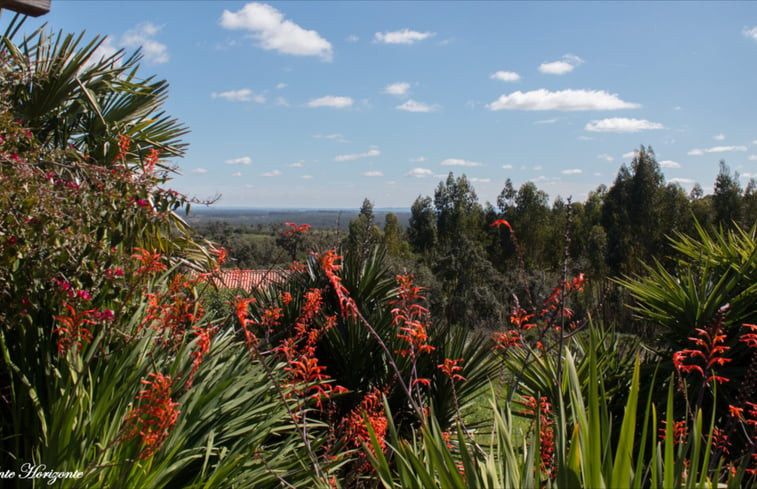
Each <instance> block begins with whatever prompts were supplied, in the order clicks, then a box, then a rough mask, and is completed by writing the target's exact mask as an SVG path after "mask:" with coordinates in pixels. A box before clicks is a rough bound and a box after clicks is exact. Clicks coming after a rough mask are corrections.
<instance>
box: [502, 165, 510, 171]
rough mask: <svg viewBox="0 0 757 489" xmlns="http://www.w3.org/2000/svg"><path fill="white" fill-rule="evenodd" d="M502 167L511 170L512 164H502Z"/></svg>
mask: <svg viewBox="0 0 757 489" xmlns="http://www.w3.org/2000/svg"><path fill="white" fill-rule="evenodd" d="M502 168H504V169H505V170H512V169H513V165H502Z"/></svg>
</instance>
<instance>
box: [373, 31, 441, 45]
mask: <svg viewBox="0 0 757 489" xmlns="http://www.w3.org/2000/svg"><path fill="white" fill-rule="evenodd" d="M434 34H435V33H434V32H418V31H412V30H410V29H402V30H399V31H391V32H377V33H376V34H375V35H374V36H373V40H374V42H380V43H384V44H413V43H415V42H418V41H423V40H424V39H428V38H429V37H431V36H433V35H434Z"/></svg>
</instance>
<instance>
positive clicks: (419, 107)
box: [395, 99, 439, 112]
mask: <svg viewBox="0 0 757 489" xmlns="http://www.w3.org/2000/svg"><path fill="white" fill-rule="evenodd" d="M395 108H396V109H397V110H404V111H406V112H436V111H437V110H439V106H438V105H436V104H434V105H429V104H424V103H423V102H417V101H415V100H413V99H410V100H408V101H406V102H405V103H404V104H402V105H398V106H397V107H395Z"/></svg>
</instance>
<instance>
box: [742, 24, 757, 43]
mask: <svg viewBox="0 0 757 489" xmlns="http://www.w3.org/2000/svg"><path fill="white" fill-rule="evenodd" d="M741 33H742V34H744V35H745V36H746V37H749V38H751V39H752V40H753V41H757V26H754V27H752V28H751V29H747V28H744V30H743V31H741Z"/></svg>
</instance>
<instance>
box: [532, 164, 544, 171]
mask: <svg viewBox="0 0 757 489" xmlns="http://www.w3.org/2000/svg"><path fill="white" fill-rule="evenodd" d="M541 168H542V166H541V165H536V166H535V167H533V170H536V171H541Z"/></svg>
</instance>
